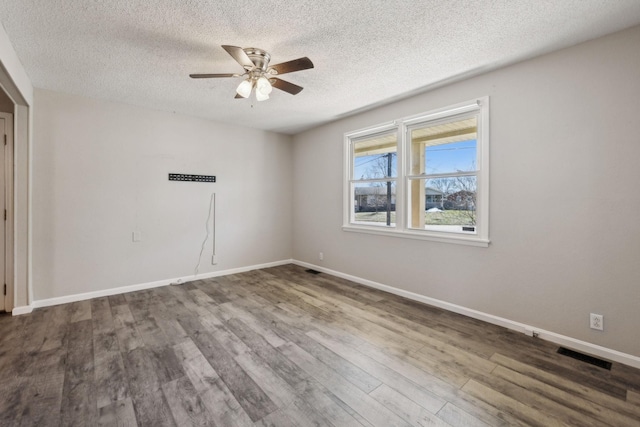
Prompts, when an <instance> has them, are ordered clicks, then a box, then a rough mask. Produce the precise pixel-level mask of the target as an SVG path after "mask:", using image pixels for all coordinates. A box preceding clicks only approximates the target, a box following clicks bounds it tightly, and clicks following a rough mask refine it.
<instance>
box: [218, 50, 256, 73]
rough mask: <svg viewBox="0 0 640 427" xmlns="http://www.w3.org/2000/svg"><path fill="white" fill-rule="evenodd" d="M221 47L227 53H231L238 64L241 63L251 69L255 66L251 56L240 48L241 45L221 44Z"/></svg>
mask: <svg viewBox="0 0 640 427" xmlns="http://www.w3.org/2000/svg"><path fill="white" fill-rule="evenodd" d="M222 48H223V49H224V50H226V51H227V53H228V54H229V55H231V56H232V57H233V59H235V60H236V61H238V64H240V65H242V66H243V67H244V68H247V69H251V68H253V67H255V64H254V63H253V61H252V60H251V58H249V56H248V55H247V53H246V52H245V51H244V50H242V48H241V47H238V46H229V45H222Z"/></svg>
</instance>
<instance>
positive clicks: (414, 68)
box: [0, 0, 640, 133]
mask: <svg viewBox="0 0 640 427" xmlns="http://www.w3.org/2000/svg"><path fill="white" fill-rule="evenodd" d="M0 22H1V23H2V25H3V26H4V28H5V30H6V32H7V34H8V35H9V38H10V40H11V42H12V44H13V47H14V48H15V50H16V52H17V54H18V57H19V58H20V60H21V61H22V64H23V65H24V68H25V69H26V71H27V74H28V75H29V77H30V78H31V81H32V83H33V85H34V86H35V87H37V88H44V89H50V90H54V91H60V92H67V93H72V94H78V95H83V96H87V97H92V98H100V99H106V100H114V101H120V102H125V103H129V104H134V105H140V106H144V107H150V108H155V109H160V110H166V111H175V112H178V113H183V114H188V115H193V116H199V117H204V118H209V119H213V120H217V121H222V122H227V123H233V124H239V125H243V126H249V127H254V128H260V129H267V130H274V131H280V132H285V133H295V132H297V131H300V130H303V129H306V128H310V127H313V126H315V125H318V124H320V123H324V122H327V121H330V120H333V119H335V118H337V117H342V116H345V115H348V114H349V113H351V112H354V111H359V110H363V109H366V108H368V107H370V106H372V105H380V104H383V103H385V102H389V101H390V100H394V99H398V98H400V97H403V96H406V95H408V94H409V93H411V92H415V91H417V90H423V89H425V88H427V87H429V86H432V85H435V84H438V83H439V82H442V81H445V80H447V79H451V78H455V77H456V76H460V75H468V74H472V73H475V72H479V71H482V70H487V69H491V68H495V67H498V66H501V65H504V64H508V63H512V62H515V61H518V60H522V59H525V58H529V57H532V56H535V55H538V54H541V53H545V52H549V51H552V50H556V49H559V48H562V47H566V46H570V45H573V44H576V43H579V42H581V41H585V40H588V39H592V38H595V37H598V36H601V35H604V34H608V33H611V32H614V31H617V30H621V29H623V28H627V27H630V26H633V25H635V24H638V23H640V0H529V1H525V0H476V1H474V0H466V1H465V0H422V1H420V0H414V1H409V0H407V1H405V0H347V1H345V0H325V1H318V0H297V1H283V0H251V1H247V0H238V1H226V2H225V1H215V0H143V1H140V0H2V1H1V2H0ZM222 44H230V45H236V46H241V47H257V48H261V49H264V50H267V51H268V52H269V53H271V56H272V59H271V62H272V63H278V62H284V61H288V60H291V59H295V58H298V57H301V56H308V57H309V58H310V59H311V60H312V61H313V62H314V64H315V68H314V69H312V70H305V71H300V72H296V73H292V74H288V75H286V76H283V78H284V79H285V80H289V81H291V82H292V83H295V84H298V85H301V86H304V88H305V89H304V90H303V91H302V92H301V93H300V94H299V95H296V96H292V95H289V94H287V93H284V92H280V91H274V93H273V94H272V96H271V99H270V100H268V101H265V102H261V103H256V102H253V104H255V105H254V106H253V107H252V102H251V101H249V100H238V99H234V95H235V88H236V86H237V85H238V83H239V82H240V80H239V79H233V78H231V79H215V80H192V79H190V78H189V77H188V75H189V74H190V73H226V72H241V71H242V69H241V67H240V66H239V65H238V64H237V63H236V62H235V61H234V60H233V59H232V58H231V57H230V56H229V55H228V54H227V53H226V52H225V51H224V50H223V49H222V48H221V47H220V45H222Z"/></svg>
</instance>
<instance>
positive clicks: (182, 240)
mask: <svg viewBox="0 0 640 427" xmlns="http://www.w3.org/2000/svg"><path fill="white" fill-rule="evenodd" d="M291 153H292V149H291V137H289V136H286V135H281V134H276V133H270V132H265V131H259V130H252V129H248V128H239V127H235V126H228V125H224V124H219V123H214V122H211V121H205V120H202V119H196V118H189V117H185V116H179V115H175V114H171V113H165V112H158V111H152V110H145V109H141V108H137V107H132V106H128V105H124V104H117V103H109V102H104V101H97V100H92V99H86V98H80V97H77V96H71V95H66V94H60V93H55V92H50V91H45V90H36V91H35V112H34V155H33V162H34V165H33V166H34V183H33V203H34V213H33V223H34V253H33V281H34V294H35V295H34V297H35V300H42V299H48V298H54V297H61V296H67V295H73V294H79V293H85V292H92V291H101V290H105V289H110V288H115V287H120V286H127V285H135V284H142V283H148V282H154V281H158V280H164V279H170V278H174V277H181V276H188V275H191V274H193V271H194V268H195V266H196V263H197V258H198V254H199V252H200V247H201V243H202V241H203V239H204V237H205V234H206V233H205V221H206V219H207V214H208V208H209V201H210V194H211V193H212V192H216V199H217V252H218V261H219V263H218V265H217V266H212V265H211V251H212V246H211V240H210V241H209V243H208V244H207V246H206V250H205V255H204V256H203V258H202V264H201V267H200V273H206V272H211V271H217V270H228V269H232V268H238V267H246V266H251V265H256V264H262V263H268V262H274V261H280V260H287V259H290V258H291V252H292V249H291V245H292V238H291V222H292V207H291V194H292V179H291V177H292V173H291V162H292V159H291ZM169 172H179V173H191V174H209V175H216V176H217V180H218V182H217V183H215V184H212V183H197V182H196V183H185V182H170V181H168V173H169ZM134 230H139V231H140V232H141V233H142V241H141V242H139V243H133V242H132V232H133V231H134Z"/></svg>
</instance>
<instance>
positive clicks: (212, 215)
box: [193, 193, 216, 276]
mask: <svg viewBox="0 0 640 427" xmlns="http://www.w3.org/2000/svg"><path fill="white" fill-rule="evenodd" d="M212 218H213V255H212V258H211V261H212V263H214V262H213V261H214V260H215V255H216V193H211V200H210V201H209V214H208V215H207V223H206V224H205V228H206V230H207V234H206V235H205V237H204V240H203V241H202V246H201V247H200V255H198V263H197V264H196V268H195V269H194V270H193V275H194V276H197V275H198V270H199V269H200V261H201V260H202V254H203V253H204V247H205V246H206V244H207V241H208V240H209V236H210V235H211V229H210V228H209V221H211V220H212Z"/></svg>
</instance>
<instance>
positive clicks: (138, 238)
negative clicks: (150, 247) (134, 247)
mask: <svg viewBox="0 0 640 427" xmlns="http://www.w3.org/2000/svg"><path fill="white" fill-rule="evenodd" d="M132 237H133V241H134V242H140V241H141V240H142V233H141V232H139V231H134V232H133V236H132Z"/></svg>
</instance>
